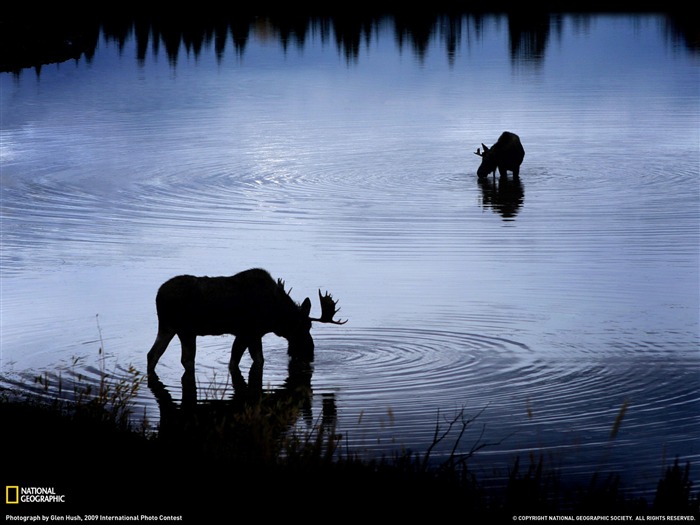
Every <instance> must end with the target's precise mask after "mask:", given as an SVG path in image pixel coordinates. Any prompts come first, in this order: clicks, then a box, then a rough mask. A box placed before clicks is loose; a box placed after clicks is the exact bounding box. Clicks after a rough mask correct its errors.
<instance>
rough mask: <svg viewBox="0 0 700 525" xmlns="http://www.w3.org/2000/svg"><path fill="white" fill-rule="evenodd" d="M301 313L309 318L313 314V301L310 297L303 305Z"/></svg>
mask: <svg viewBox="0 0 700 525" xmlns="http://www.w3.org/2000/svg"><path fill="white" fill-rule="evenodd" d="M301 313H303V314H304V315H306V316H308V315H309V314H310V313H311V299H309V298H308V297H307V298H306V299H304V301H303V302H302V303H301Z"/></svg>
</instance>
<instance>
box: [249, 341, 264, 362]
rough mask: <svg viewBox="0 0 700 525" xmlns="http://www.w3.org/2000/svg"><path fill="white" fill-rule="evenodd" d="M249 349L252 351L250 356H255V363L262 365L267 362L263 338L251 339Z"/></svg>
mask: <svg viewBox="0 0 700 525" xmlns="http://www.w3.org/2000/svg"><path fill="white" fill-rule="evenodd" d="M248 351H249V352H250V357H252V358H253V364H254V365H257V366H260V367H262V365H263V363H264V362H265V359H264V358H263V352H262V339H259V338H253V339H251V340H250V344H249V345H248Z"/></svg>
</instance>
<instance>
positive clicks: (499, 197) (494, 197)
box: [478, 177, 525, 220]
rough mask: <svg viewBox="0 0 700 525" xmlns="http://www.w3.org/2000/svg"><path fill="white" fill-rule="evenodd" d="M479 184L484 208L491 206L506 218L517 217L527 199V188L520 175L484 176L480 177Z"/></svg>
mask: <svg viewBox="0 0 700 525" xmlns="http://www.w3.org/2000/svg"><path fill="white" fill-rule="evenodd" d="M478 184H479V188H481V203H482V205H483V207H484V208H491V209H492V210H493V211H494V212H496V213H499V214H500V215H501V217H503V219H504V220H512V219H514V218H515V216H516V215H517V214H518V212H519V211H520V208H521V206H522V205H523V202H524V200H525V189H524V187H523V183H522V181H521V180H520V177H516V178H513V179H509V178H508V177H499V178H498V179H497V178H495V177H494V178H493V179H491V178H489V177H484V178H479V181H478Z"/></svg>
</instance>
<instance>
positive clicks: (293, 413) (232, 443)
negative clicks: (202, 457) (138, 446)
mask: <svg viewBox="0 0 700 525" xmlns="http://www.w3.org/2000/svg"><path fill="white" fill-rule="evenodd" d="M258 370H260V371H262V368H259V369H258ZM312 374H313V366H312V364H311V363H310V362H309V361H306V360H303V359H298V358H297V359H290V360H289V367H288V377H287V379H286V381H285V382H284V384H283V385H282V386H281V387H279V388H276V389H269V390H263V389H262V388H261V386H260V385H261V381H251V383H250V385H247V386H246V385H245V382H243V385H241V384H238V385H237V384H236V382H237V380H236V379H235V378H234V393H233V394H232V395H231V394H226V385H223V386H220V387H217V386H216V385H214V386H211V387H209V391H208V392H207V396H210V395H211V394H214V397H215V399H209V398H207V399H198V396H197V389H196V386H195V381H194V374H188V373H185V374H184V375H183V378H182V401H181V402H180V403H178V402H177V401H176V400H175V399H174V398H173V396H172V395H171V393H170V391H169V390H168V388H167V387H166V386H165V385H164V384H163V383H162V382H161V381H160V380H159V379H158V378H157V376H156V375H155V374H153V375H150V376H149V379H148V386H149V388H150V390H151V392H152V393H153V395H154V396H155V398H156V401H157V403H158V407H159V410H160V419H159V421H160V423H159V431H158V438H159V440H161V443H162V444H164V445H170V446H172V447H173V448H174V449H175V450H181V448H182V447H183V446H184V447H186V448H187V449H188V450H192V448H193V447H194V448H197V449H199V451H200V452H201V453H204V454H209V455H212V456H216V457H221V455H222V454H223V455H224V456H223V457H231V456H234V457H238V458H239V459H242V460H245V461H255V460H261V461H269V460H272V459H274V458H275V455H276V454H277V447H280V446H284V445H283V440H280V437H282V436H283V435H284V434H285V433H286V432H288V431H289V430H290V429H292V428H293V427H294V426H295V425H296V424H297V422H298V421H303V422H304V424H305V426H306V428H309V429H311V430H312V431H314V432H317V433H319V435H322V436H330V437H334V436H335V427H336V413H337V409H336V403H335V397H334V396H333V394H324V395H322V404H321V411H322V413H321V415H320V417H318V416H317V417H316V418H314V416H313V411H312V405H313V398H314V394H313V391H312V388H311V378H312ZM241 386H244V387H245V388H241ZM219 389H220V390H219ZM314 425H317V426H316V427H314ZM334 442H335V441H333V439H331V440H330V441H327V443H329V444H332V443H334Z"/></svg>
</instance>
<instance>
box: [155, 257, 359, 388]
mask: <svg viewBox="0 0 700 525" xmlns="http://www.w3.org/2000/svg"><path fill="white" fill-rule="evenodd" d="M318 296H319V299H320V301H321V317H320V318H312V317H309V313H310V312H311V301H310V300H309V298H308V297H307V298H306V299H304V301H303V302H302V303H301V305H299V304H297V303H295V302H294V301H293V300H292V298H291V297H290V296H289V293H288V292H287V291H286V290H285V289H284V281H283V280H282V279H278V280H277V281H275V280H274V279H273V278H272V277H271V276H270V274H269V273H268V272H267V271H265V270H262V269H259V268H253V269H250V270H246V271H243V272H240V273H238V274H236V275H233V276H231V277H195V276H193V275H180V276H177V277H173V278H172V279H170V280H168V281H166V282H165V283H163V284H162V285H161V287H160V288H159V290H158V294H157V295H156V311H157V314H158V335H157V336H156V340H155V342H154V343H153V346H152V347H151V349H150V351H149V352H148V373H149V374H154V373H155V368H156V364H157V363H158V360H159V359H160V357H161V356H162V355H163V353H164V352H165V350H166V349H167V347H168V344H169V343H170V341H171V340H172V339H173V337H175V336H176V335H177V336H178V338H179V339H180V345H181V347H182V356H181V362H182V366H183V367H184V368H185V373H191V372H194V358H195V354H196V351H197V345H196V338H197V336H201V335H223V334H232V335H234V336H235V339H234V341H233V347H232V348H231V362H230V364H229V368H231V369H233V368H234V367H235V368H236V369H237V367H238V364H239V362H240V360H241V357H242V356H243V353H244V352H245V350H246V349H248V351H249V352H250V356H251V357H252V358H253V363H254V364H256V365H262V364H263V362H264V358H263V352H262V337H263V336H264V335H265V334H267V333H270V332H274V333H275V334H276V335H278V336H280V337H284V338H285V339H287V341H288V343H289V346H288V349H287V353H288V354H289V356H290V357H292V358H301V359H306V360H309V361H311V360H313V353H314V341H313V339H312V337H311V333H310V330H311V322H312V321H317V322H320V323H332V324H344V323H346V322H347V321H339V320H334V319H333V317H334V316H335V314H336V313H337V312H338V309H337V308H336V304H337V301H334V300H333V298H332V297H331V295H330V294H329V293H328V292H326V293H325V295H322V294H321V290H319V291H318Z"/></svg>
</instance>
